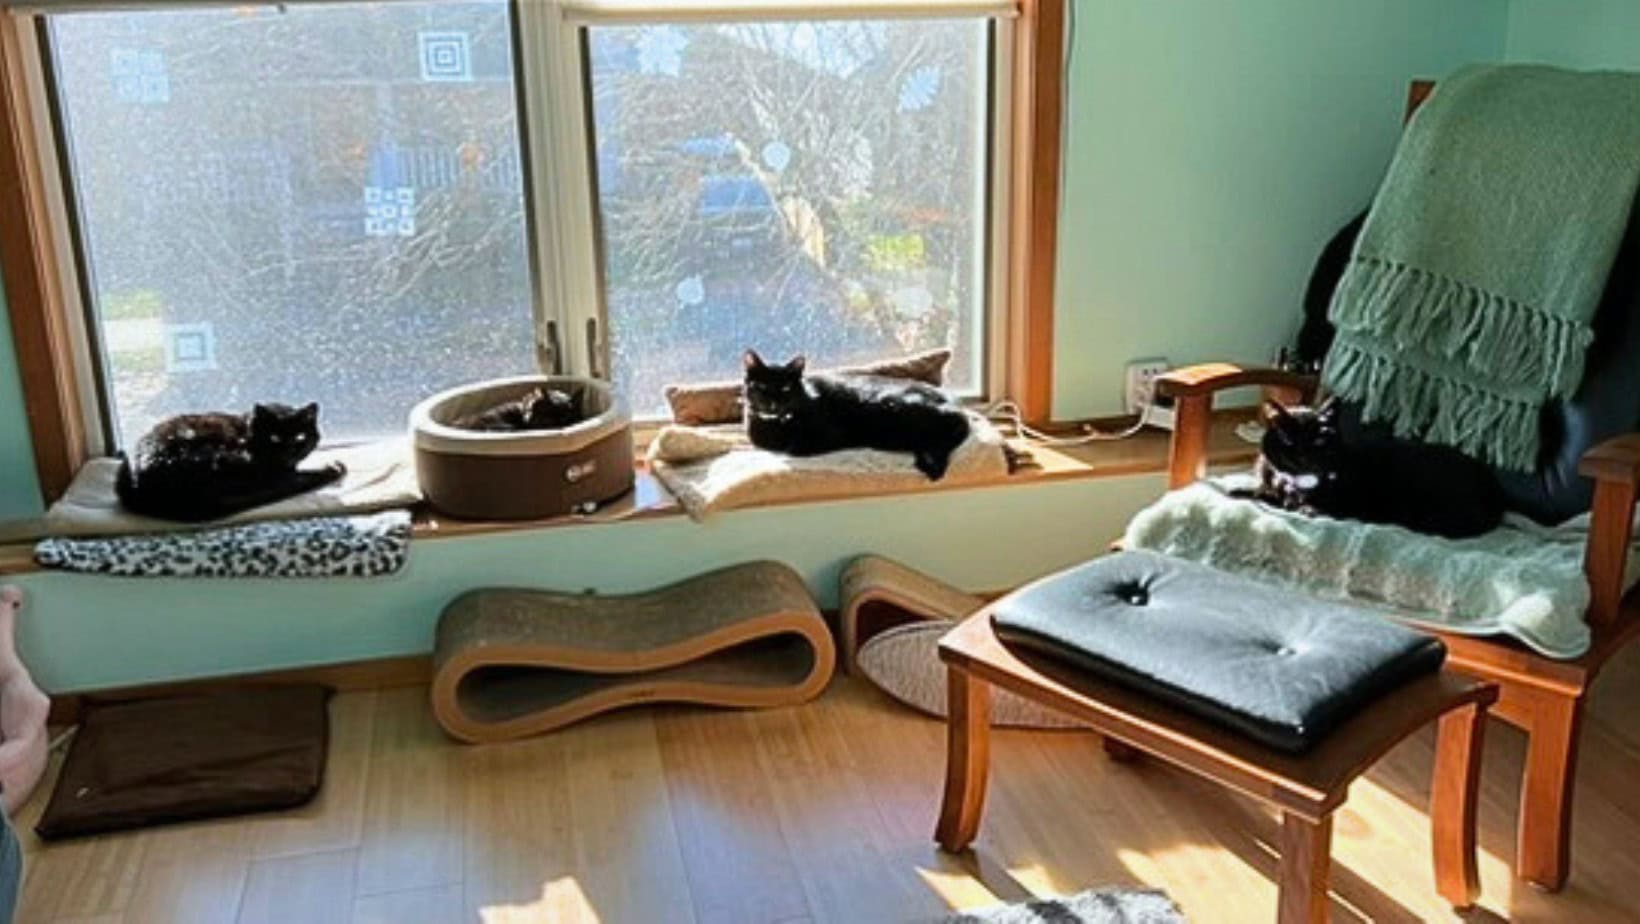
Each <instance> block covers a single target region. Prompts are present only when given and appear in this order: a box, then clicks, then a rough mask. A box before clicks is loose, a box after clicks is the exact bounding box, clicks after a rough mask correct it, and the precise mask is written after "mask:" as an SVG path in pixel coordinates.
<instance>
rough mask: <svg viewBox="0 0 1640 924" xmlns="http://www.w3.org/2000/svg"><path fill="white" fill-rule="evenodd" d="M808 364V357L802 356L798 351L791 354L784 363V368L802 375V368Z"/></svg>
mask: <svg viewBox="0 0 1640 924" xmlns="http://www.w3.org/2000/svg"><path fill="white" fill-rule="evenodd" d="M808 364H809V360H808V357H806V356H804V355H803V354H802V353H799V354H797V355H796V356H793V357H792V358H791V360H790V361H788V362H787V363H786V368H787V369H789V370H791V371H792V372H795V373H797V374H798V375H802V374H803V370H804V368H806V367H807V366H808Z"/></svg>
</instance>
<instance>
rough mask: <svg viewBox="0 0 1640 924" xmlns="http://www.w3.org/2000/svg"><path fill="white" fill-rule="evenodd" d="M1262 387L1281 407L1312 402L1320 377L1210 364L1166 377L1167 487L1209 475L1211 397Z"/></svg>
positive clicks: (1159, 388) (1162, 382)
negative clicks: (1169, 420) (1169, 403)
mask: <svg viewBox="0 0 1640 924" xmlns="http://www.w3.org/2000/svg"><path fill="white" fill-rule="evenodd" d="M1247 385H1262V386H1264V387H1265V388H1268V389H1271V390H1273V391H1275V392H1276V397H1277V400H1279V401H1281V402H1282V403H1283V404H1298V403H1302V402H1305V401H1309V400H1310V399H1311V398H1313V397H1314V395H1315V390H1316V385H1317V381H1316V377H1315V376H1313V375H1300V374H1299V373H1296V372H1287V371H1286V370H1283V369H1269V368H1263V367H1258V366H1252V367H1247V366H1237V365H1233V364H1231V363H1206V364H1203V365H1200V366H1185V367H1183V368H1180V369H1172V370H1169V371H1167V372H1164V373H1163V374H1161V375H1160V376H1158V377H1157V378H1156V393H1157V394H1158V395H1161V396H1162V397H1166V398H1172V399H1173V443H1172V446H1171V448H1170V449H1169V450H1168V462H1167V472H1168V474H1167V483H1168V487H1169V488H1182V487H1184V486H1185V485H1188V484H1190V483H1191V482H1193V481H1195V480H1196V479H1198V478H1200V477H1202V475H1204V474H1206V472H1207V437H1208V431H1209V430H1210V429H1211V427H1212V422H1213V395H1214V394H1216V393H1218V392H1221V391H1223V390H1224V389H1226V388H1241V387H1243V386H1247Z"/></svg>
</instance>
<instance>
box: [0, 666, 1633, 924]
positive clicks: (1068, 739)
mask: <svg viewBox="0 0 1640 924" xmlns="http://www.w3.org/2000/svg"><path fill="white" fill-rule="evenodd" d="M425 695H426V693H425V690H423V689H419V688H410V689H399V690H383V691H379V692H371V693H351V694H346V695H342V696H339V697H337V698H336V700H335V701H334V704H333V706H332V711H333V716H334V729H333V744H332V748H333V751H332V756H331V762H330V768H329V775H328V779H327V781H326V784H325V790H324V793H323V795H322V796H321V797H320V798H319V799H318V800H317V802H315V803H314V804H312V805H310V806H308V807H307V808H305V809H302V810H299V811H294V812H287V813H283V814H279V815H270V816H262V817H256V818H247V819H239V820H227V821H220V822H212V823H201V824H190V825H183V826H177V827H171V828H164V829H155V830H151V831H146V832H138V833H133V834H126V835H118V836H107V837H99V838H95V839H90V840H85V841H81V842H72V843H66V844H61V845H53V846H49V847H48V846H43V845H40V844H39V843H38V842H37V841H35V839H34V838H33V836H32V834H28V833H25V834H24V835H23V838H24V843H25V849H26V851H27V854H28V866H29V870H28V874H27V879H26V881H25V885H24V896H23V906H22V908H21V914H20V917H19V920H20V921H22V922H25V924H35V922H55V924H93V922H95V924H116V922H123V924H171V922H176V924H182V922H194V921H199V922H213V924H214V922H234V921H238V922H246V924H249V922H270V921H276V922H292V924H325V922H355V924H365V922H370V924H377V922H382V924H386V922H393V924H419V922H437V924H445V922H467V921H483V922H521V921H551V922H582V921H589V922H590V921H601V922H605V924H625V922H643V924H648V922H663V924H670V922H703V924H704V922H783V924H797V922H841V924H862V922H876V921H916V920H927V919H930V918H935V917H937V916H938V915H939V914H940V913H941V912H943V911H946V910H947V909H949V908H952V907H968V906H973V905H976V904H985V903H989V902H992V901H995V900H998V899H1014V898H1021V897H1025V896H1026V895H1027V894H1033V893H1034V894H1048V893H1055V892H1069V891H1075V890H1078V889H1081V888H1085V887H1088V886H1093V885H1117V884H1128V885H1149V886H1155V887H1159V888H1164V889H1166V890H1167V891H1168V892H1170V893H1171V894H1172V895H1173V896H1174V898H1175V899H1177V900H1178V902H1179V903H1180V904H1181V905H1182V906H1183V908H1184V910H1185V912H1186V913H1187V914H1188V915H1189V916H1190V918H1191V920H1193V921H1197V922H1237V921H1258V922H1264V921H1270V920H1273V919H1274V907H1275V887H1274V884H1273V883H1272V881H1271V877H1272V875H1273V872H1274V868H1275V864H1274V859H1273V853H1272V849H1271V846H1270V845H1271V844H1272V843H1273V840H1274V836H1275V828H1274V824H1273V821H1272V819H1271V817H1270V816H1268V815H1267V814H1266V813H1265V812H1264V811H1262V810H1260V809H1259V808H1257V807H1256V806H1254V805H1253V804H1251V803H1249V802H1247V801H1245V800H1243V799H1241V798H1239V797H1232V796H1227V795H1225V794H1224V793H1223V792H1221V791H1220V790H1218V789H1215V788H1213V787H1211V786H1209V785H1207V784H1205V783H1202V782H1200V781H1198V780H1196V779H1194V778H1191V777H1187V776H1185V775H1182V774H1180V773H1178V772H1174V771H1170V770H1168V769H1167V768H1165V767H1163V766H1161V765H1159V764H1157V763H1155V762H1153V761H1149V762H1140V763H1137V764H1131V765H1117V764H1114V763H1111V762H1110V761H1109V760H1108V759H1107V758H1106V757H1105V756H1104V755H1103V753H1102V752H1101V750H1100V748H1099V746H1098V743H1097V741H1096V740H1095V739H1093V738H1092V737H1091V736H1089V735H1086V734H1083V733H1077V732H1070V733H1029V732H999V733H998V734H997V735H996V736H995V742H994V765H993V773H992V783H991V794H990V801H989V806H988V809H987V814H986V817H985V822H984V824H983V826H982V827H981V831H980V838H979V842H978V845H977V848H978V849H977V852H976V853H975V854H974V855H973V856H968V857H964V858H953V857H947V856H944V855H941V854H940V853H939V852H937V851H936V850H935V849H934V847H933V845H932V843H931V840H930V837H931V833H932V829H933V824H934V817H935V809H936V803H937V800H938V794H939V789H940V785H939V784H940V778H941V769H942V768H941V761H942V756H943V755H942V747H943V744H942V742H943V728H942V726H941V725H939V724H938V723H936V722H933V721H930V720H927V719H924V718H921V717H919V716H917V715H914V714H912V713H910V712H908V711H906V710H905V709H903V708H901V707H898V706H896V705H894V704H892V703H891V702H889V701H887V700H886V699H884V698H883V697H882V696H881V695H880V694H878V693H876V692H875V691H874V690H872V689H870V688H869V687H866V686H864V685H862V684H860V683H858V682H855V681H850V680H846V679H842V678H839V679H838V680H837V681H836V682H834V683H833V685H832V687H831V689H830V690H829V691H828V692H827V693H826V695H825V696H824V697H822V698H821V699H820V700H819V701H817V702H816V703H813V704H811V705H808V706H803V707H799V708H793V709H782V710H775V711H769V712H756V713H750V712H746V713H742V712H708V711H700V710H693V709H684V708H657V709H653V710H635V711H628V712H626V713H623V714H618V715H613V716H606V717H604V718H600V719H595V720H593V721H590V722H586V723H583V724H581V725H578V726H575V727H573V728H571V729H568V730H566V731H563V732H560V733H557V734H553V735H550V736H547V737H544V738H540V739H536V740H532V741H525V742H520V743H516V744H507V745H492V746H485V747H463V746H458V745H455V744H452V743H450V742H448V741H447V740H445V739H444V738H443V737H442V736H441V735H440V734H439V732H438V730H437V728H436V727H435V726H434V724H433V722H432V719H431V718H430V717H429V715H428V712H427V709H426V706H425V703H424V698H425ZM1487 751H1488V753H1487V757H1486V765H1485V771H1486V772H1485V781H1484V786H1483V789H1484V794H1483V799H1484V801H1483V806H1482V839H1481V840H1482V848H1483V853H1482V856H1481V871H1482V875H1483V877H1484V880H1485V893H1484V896H1483V899H1482V901H1483V905H1484V908H1483V909H1481V910H1479V911H1478V912H1477V913H1475V914H1473V915H1471V916H1470V918H1469V920H1472V921H1495V920H1501V919H1505V918H1508V919H1513V920H1521V921H1555V922H1577V921H1589V922H1619V921H1635V920H1640V661H1637V658H1636V657H1626V658H1623V659H1621V660H1620V662H1619V663H1618V664H1616V665H1615V667H1614V669H1613V670H1612V673H1611V675H1609V676H1607V677H1606V678H1604V680H1603V682H1602V685H1601V686H1600V687H1598V688H1597V693H1596V699H1595V716H1594V718H1593V720H1592V721H1591V722H1589V723H1588V725H1587V733H1586V736H1585V739H1584V750H1583V761H1582V766H1581V770H1580V775H1579V794H1578V803H1577V821H1576V828H1575V831H1574V840H1575V843H1576V865H1575V868H1574V871H1573V874H1572V880H1571V885H1570V887H1569V888H1568V890H1567V891H1566V892H1565V893H1563V894H1561V895H1558V896H1545V895H1539V894H1537V893H1535V892H1533V891H1532V890H1531V889H1530V888H1528V887H1525V886H1523V885H1521V884H1518V883H1516V882H1514V881H1513V880H1512V879H1511V877H1510V875H1509V871H1508V864H1509V860H1510V857H1511V855H1512V853H1513V846H1512V841H1511V839H1512V832H1513V824H1514V801H1515V796H1516V792H1517V787H1518V779H1519V769H1520V762H1521V753H1522V748H1521V738H1520V736H1519V735H1518V734H1517V733H1515V732H1513V731H1512V730H1510V729H1507V728H1505V727H1503V726H1500V725H1497V724H1496V723H1494V724H1493V726H1492V728H1491V730H1490V735H1489V742H1488V748H1487ZM1430 761H1431V737H1430V736H1429V735H1424V736H1422V737H1419V738H1415V739H1413V740H1411V741H1409V742H1407V743H1406V744H1405V745H1403V746H1402V747H1401V748H1399V749H1398V750H1397V751H1395V752H1394V753H1392V754H1391V755H1390V756H1389V757H1388V758H1386V759H1385V760H1384V761H1383V762H1382V763H1381V764H1380V765H1379V766H1378V767H1376V768H1375V769H1374V770H1373V771H1372V772H1370V773H1369V774H1368V776H1367V777H1366V778H1364V779H1363V780H1362V781H1361V782H1360V783H1358V784H1357V785H1356V787H1355V790H1354V791H1353V793H1352V797H1351V800H1350V803H1349V805H1348V806H1347V807H1346V808H1345V809H1344V810H1343V811H1342V812H1341V813H1340V814H1339V816H1338V819H1337V824H1336V843H1335V849H1334V868H1333V870H1334V871H1333V883H1334V889H1335V901H1334V903H1333V920H1334V921H1345V922H1348V921H1358V920H1376V921H1411V920H1455V917H1454V916H1453V915H1452V914H1451V913H1450V912H1449V911H1448V910H1447V909H1446V908H1445V907H1444V906H1443V905H1442V904H1441V903H1440V902H1439V900H1438V899H1437V898H1436V896H1435V894H1434V891H1433V886H1432V883H1431V873H1430V865H1429V851H1428V848H1427V846H1426V841H1427V839H1428V836H1429V829H1428V822H1427V819H1426V816H1425V813H1424V808H1423V805H1424V800H1425V796H1426V793H1427V788H1428V774H1429V768H1430ZM41 801H43V800H41V799H39V798H36V799H35V800H34V803H33V804H31V805H30V806H29V807H28V808H27V809H26V810H25V815H24V818H23V821H24V824H28V823H31V822H32V819H33V818H34V817H35V816H36V815H37V813H38V811H39V807H40V805H39V804H40V802H41Z"/></svg>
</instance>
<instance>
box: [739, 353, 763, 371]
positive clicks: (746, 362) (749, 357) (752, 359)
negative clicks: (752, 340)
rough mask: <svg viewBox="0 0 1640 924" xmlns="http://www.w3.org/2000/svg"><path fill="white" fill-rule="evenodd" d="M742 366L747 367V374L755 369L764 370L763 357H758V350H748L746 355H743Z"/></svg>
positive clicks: (741, 358)
mask: <svg viewBox="0 0 1640 924" xmlns="http://www.w3.org/2000/svg"><path fill="white" fill-rule="evenodd" d="M740 364H741V366H743V367H745V369H746V371H747V372H751V371H752V370H753V369H762V368H764V363H763V357H761V356H759V355H757V351H756V350H747V351H746V352H745V353H743V354H741V356H740Z"/></svg>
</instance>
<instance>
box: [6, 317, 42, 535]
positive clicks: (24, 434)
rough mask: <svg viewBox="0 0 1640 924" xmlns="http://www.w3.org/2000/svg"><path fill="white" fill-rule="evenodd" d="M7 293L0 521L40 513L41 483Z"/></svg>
mask: <svg viewBox="0 0 1640 924" xmlns="http://www.w3.org/2000/svg"><path fill="white" fill-rule="evenodd" d="M5 313H6V293H5V291H4V289H3V288H0V322H4V323H0V521H4V520H9V519H23V518H27V517H32V516H38V515H39V513H40V483H39V481H38V480H37V479H36V478H35V476H34V446H33V444H32V443H31V442H30V441H29V435H28V416H27V409H26V407H25V405H24V404H23V385H22V381H21V380H20V379H19V378H18V375H17V351H16V349H15V348H14V347H13V346H12V342H11V324H10V322H9V319H7V318H6V317H5V316H4V315H5Z"/></svg>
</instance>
